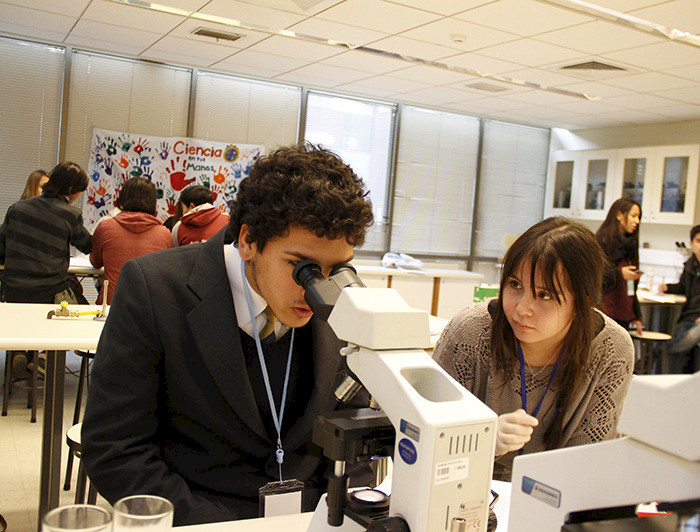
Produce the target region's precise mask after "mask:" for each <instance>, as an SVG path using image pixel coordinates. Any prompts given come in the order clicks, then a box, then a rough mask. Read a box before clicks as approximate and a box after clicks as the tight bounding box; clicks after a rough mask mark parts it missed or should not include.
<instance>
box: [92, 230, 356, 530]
mask: <svg viewBox="0 0 700 532" xmlns="http://www.w3.org/2000/svg"><path fill="white" fill-rule="evenodd" d="M230 240H231V239H230V234H229V233H228V232H227V229H223V230H222V231H220V232H219V233H217V234H216V235H215V236H214V237H212V238H211V239H210V240H208V241H207V242H206V243H204V244H191V245H189V246H185V247H179V248H173V249H169V250H166V251H163V252H157V253H153V254H150V255H145V256H143V257H140V258H138V259H134V260H131V261H129V262H127V263H126V264H125V265H124V267H123V269H122V271H121V273H120V276H119V284H118V286H117V290H116V293H115V296H114V301H113V304H112V306H111V308H110V312H109V318H108V319H107V323H106V324H105V327H104V331H103V333H102V336H101V338H100V343H99V346H98V348H97V355H96V357H95V362H94V366H93V370H92V377H91V379H92V381H91V386H90V393H89V397H88V402H87V408H86V412H85V418H84V422H83V429H82V460H83V463H84V464H85V467H86V469H87V472H88V475H89V477H90V479H91V481H92V482H93V483H94V485H95V486H96V487H97V490H98V491H99V492H100V493H101V494H102V495H103V496H104V497H105V498H106V499H107V500H108V501H110V502H112V503H114V502H115V501H116V500H117V499H119V498H121V497H124V496H127V495H133V494H138V493H150V494H157V495H161V496H163V497H166V498H167V499H169V500H170V501H172V502H173V504H174V505H175V524H178V525H182V524H191V523H203V522H211V521H224V520H231V519H238V518H246V517H256V516H257V490H258V488H259V487H260V486H262V485H264V484H265V483H267V482H270V481H275V480H278V472H277V464H276V463H275V462H273V459H272V456H273V452H274V442H273V441H272V440H271V439H270V438H269V436H268V434H267V432H266V430H265V427H264V424H263V420H262V419H261V417H260V414H259V411H258V408H257V406H256V402H255V398H254V396H253V391H252V388H251V384H250V381H249V379H248V374H247V373H246V366H245V358H244V355H243V354H242V352H241V341H240V336H239V334H240V333H239V331H240V329H239V328H238V325H237V320H236V315H235V310H234V305H233V298H232V295H231V289H230V285H229V281H228V277H227V275H226V269H225V263H224V255H223V245H224V243H225V241H227V242H230ZM307 327H312V336H313V357H314V373H315V385H314V390H313V392H312V393H311V398H310V400H309V403H308V407H307V409H306V413H305V415H304V416H303V417H302V418H301V419H299V420H298V422H297V423H296V424H295V425H294V426H293V427H291V428H290V429H289V430H288V431H287V432H286V434H285V435H284V436H283V440H284V448H285V460H284V476H285V478H287V479H289V478H296V479H299V480H302V481H305V482H306V483H307V485H309V487H310V488H311V491H310V492H309V493H307V495H311V500H309V501H308V502H309V503H310V504H311V505H313V504H314V501H313V497H314V496H315V493H313V488H314V487H319V486H320V484H321V482H322V471H323V465H322V464H321V462H320V459H319V458H320V450H319V449H318V448H317V447H316V446H314V445H313V444H311V443H310V440H311V429H312V425H313V420H314V419H315V418H316V417H317V416H318V415H319V414H326V413H328V412H330V411H331V410H332V409H333V408H334V406H335V400H334V398H333V391H334V387H335V386H336V385H337V383H339V382H340V380H341V379H342V377H343V372H344V370H345V366H344V362H343V361H342V360H341V357H340V356H339V353H338V349H339V347H340V343H339V342H338V340H337V338H336V337H335V335H334V334H333V332H332V331H331V330H330V328H329V327H328V325H327V324H326V323H325V322H320V321H315V320H314V319H312V321H311V322H310V324H309V325H307ZM308 356H312V355H311V353H309V355H308ZM290 393H293V392H292V391H291V390H290ZM316 492H318V489H316ZM307 507H308V505H307Z"/></svg>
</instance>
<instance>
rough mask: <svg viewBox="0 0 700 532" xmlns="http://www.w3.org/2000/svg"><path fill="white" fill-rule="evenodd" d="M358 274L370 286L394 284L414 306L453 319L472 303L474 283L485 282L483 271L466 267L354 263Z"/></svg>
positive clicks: (402, 295) (391, 286)
mask: <svg viewBox="0 0 700 532" xmlns="http://www.w3.org/2000/svg"><path fill="white" fill-rule="evenodd" d="M355 269H356V270H357V274H358V275H359V276H360V278H361V279H362V281H363V282H364V283H365V284H366V285H367V286H369V287H371V288H394V289H396V291H397V292H398V293H399V294H400V295H401V297H403V298H404V299H405V300H406V302H407V303H408V304H409V305H411V306H412V307H415V308H419V309H422V310H425V311H427V312H428V313H430V314H432V315H433V316H439V317H441V318H445V319H450V318H452V316H454V315H455V314H456V313H457V312H459V311H460V310H462V309H463V308H464V307H467V306H469V305H471V304H472V302H473V301H474V287H475V286H476V285H478V284H479V283H481V282H483V280H484V276H483V275H482V274H480V273H474V272H468V271H466V270H450V269H422V270H404V269H400V268H384V267H382V266H365V265H359V264H358V265H355Z"/></svg>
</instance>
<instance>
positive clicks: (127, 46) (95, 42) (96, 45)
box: [66, 33, 182, 64]
mask: <svg viewBox="0 0 700 532" xmlns="http://www.w3.org/2000/svg"><path fill="white" fill-rule="evenodd" d="M66 43H68V44H71V45H73V46H76V47H84V48H89V49H90V50H97V51H102V52H111V53H119V54H126V55H139V54H140V53H141V52H142V51H143V49H144V48H145V46H144V45H142V44H139V43H137V42H133V41H128V40H127V41H107V40H101V39H99V38H97V37H87V36H82V35H74V34H72V33H71V35H70V36H69V37H68V38H67V39H66ZM156 59H160V58H156ZM181 63H182V60H179V61H178V64H181Z"/></svg>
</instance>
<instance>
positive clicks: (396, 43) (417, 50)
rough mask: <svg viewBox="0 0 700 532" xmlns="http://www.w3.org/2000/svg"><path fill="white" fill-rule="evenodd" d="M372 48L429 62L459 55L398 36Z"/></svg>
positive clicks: (373, 45)
mask: <svg viewBox="0 0 700 532" xmlns="http://www.w3.org/2000/svg"><path fill="white" fill-rule="evenodd" d="M370 47H371V48H378V49H379V50H385V51H387V52H392V53H396V54H400V55H407V56H411V57H417V58H418V59H427V60H428V61H434V60H437V59H440V58H443V57H449V56H452V55H457V54H458V53H459V52H458V51H457V50H454V49H452V48H446V47H444V46H438V45H436V44H430V43H427V42H425V41H417V40H415V39H409V38H407V37H403V36H398V35H394V36H393V37H387V38H386V39H381V40H379V41H375V42H373V43H372V44H371V45H370Z"/></svg>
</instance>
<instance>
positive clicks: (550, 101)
mask: <svg viewBox="0 0 700 532" xmlns="http://www.w3.org/2000/svg"><path fill="white" fill-rule="evenodd" d="M508 99H510V100H515V101H517V102H523V103H526V104H530V105H556V104H558V103H569V102H571V101H573V100H575V99H576V97H574V96H566V95H564V94H557V93H556V92H549V91H542V90H529V91H521V92H516V93H514V94H511V95H509V96H508Z"/></svg>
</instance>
